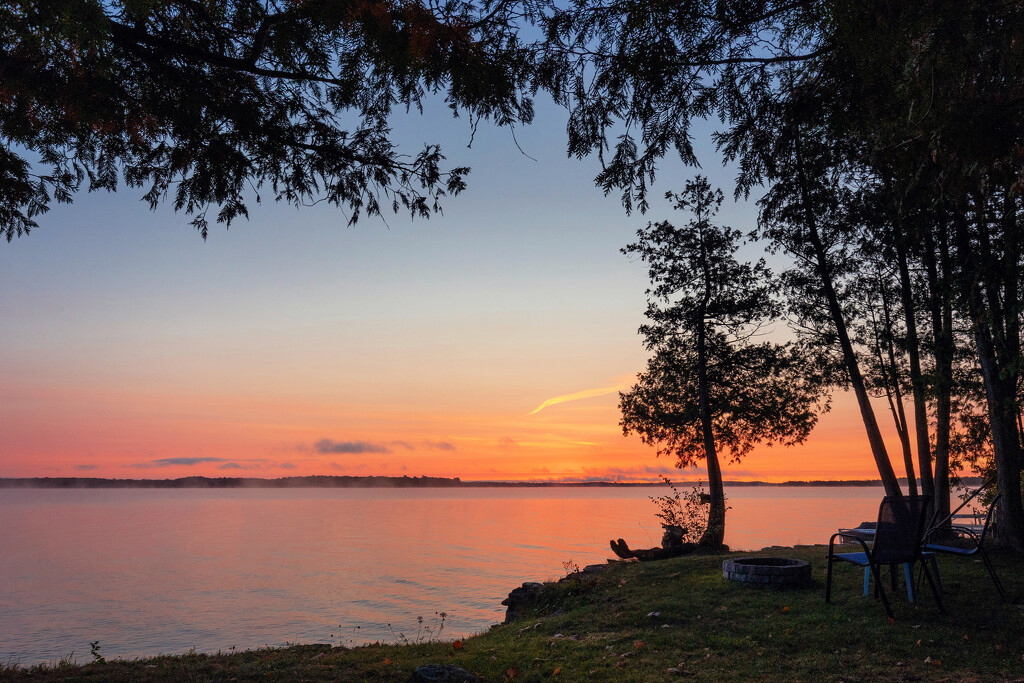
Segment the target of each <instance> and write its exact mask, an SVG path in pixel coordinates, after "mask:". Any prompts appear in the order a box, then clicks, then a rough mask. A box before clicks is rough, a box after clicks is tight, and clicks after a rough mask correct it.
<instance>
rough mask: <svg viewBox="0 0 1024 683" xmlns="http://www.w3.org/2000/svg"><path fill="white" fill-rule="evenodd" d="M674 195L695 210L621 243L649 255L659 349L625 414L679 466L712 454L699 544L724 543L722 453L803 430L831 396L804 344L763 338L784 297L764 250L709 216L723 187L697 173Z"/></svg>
mask: <svg viewBox="0 0 1024 683" xmlns="http://www.w3.org/2000/svg"><path fill="white" fill-rule="evenodd" d="M670 198H671V199H673V200H674V202H675V208H676V209H678V210H680V211H688V212H690V213H691V214H692V218H691V220H690V221H689V222H688V223H686V224H685V225H683V226H680V227H676V226H675V225H673V224H672V223H669V222H667V221H662V222H659V223H651V224H648V226H647V228H646V229H643V230H640V231H639V232H638V233H637V235H638V237H639V241H638V242H636V243H635V244H631V245H629V246H628V247H626V248H625V249H624V250H623V251H624V253H626V254H630V255H636V256H639V257H640V258H641V259H642V260H643V261H645V262H646V263H647V265H648V272H649V276H650V279H651V288H650V289H648V291H647V295H648V308H647V313H646V316H647V318H648V320H649V321H650V322H649V323H647V324H645V325H644V326H643V327H641V328H640V332H641V333H642V334H643V335H644V339H645V345H646V346H647V348H648V349H649V350H650V351H651V352H652V353H653V356H652V357H651V359H650V360H649V361H648V364H647V370H646V372H644V373H641V374H640V375H639V377H638V379H637V383H636V385H635V386H634V387H633V388H632V389H630V390H629V391H627V392H625V393H622V394H621V395H620V408H621V409H622V423H621V424H622V428H623V432H624V433H626V434H630V433H635V434H638V435H639V436H640V438H641V439H642V440H643V441H644V442H645V443H648V444H651V445H656V446H657V447H658V449H659V450H658V454H659V455H667V456H669V457H673V458H675V460H676V465H677V466H678V467H681V468H682V467H689V466H693V465H696V463H697V462H699V461H701V460H703V461H705V462H706V464H707V470H708V494H709V498H710V509H709V512H708V528H707V531H706V532H705V534H704V537H703V538H702V539H701V544H703V545H710V546H719V545H721V544H722V541H723V538H724V535H725V492H724V487H723V482H722V469H721V464H720V453H723V454H726V455H727V456H728V457H729V458H730V459H731V460H733V461H739V460H740V459H741V458H742V457H744V456H745V455H747V454H748V453H749V452H750V451H751V449H753V447H754V446H755V445H757V444H759V443H768V444H772V443H782V444H787V445H789V444H794V443H799V442H801V441H803V440H804V439H805V438H806V437H807V435H808V434H809V433H810V431H811V429H812V428H813V427H814V424H815V423H816V422H817V414H818V411H819V410H821V409H822V408H824V407H826V406H827V399H826V398H825V396H824V395H823V391H822V389H823V387H822V385H821V384H819V383H816V382H815V381H813V380H812V379H811V374H810V373H807V370H808V363H807V358H806V357H805V356H804V355H803V354H802V353H801V352H800V351H801V349H800V348H799V347H797V346H795V345H793V344H778V343H775V342H771V341H764V340H761V339H760V336H761V335H763V334H764V330H762V325H763V324H764V323H765V322H766V321H770V320H772V319H774V318H777V317H778V316H779V315H780V309H779V305H778V303H777V301H776V300H775V298H774V297H773V295H772V286H773V283H772V281H771V276H770V273H769V272H768V269H767V268H766V267H765V264H764V262H763V260H762V261H758V262H757V263H754V264H751V263H741V262H739V261H737V260H736V258H735V254H736V250H737V249H738V248H739V246H740V232H739V231H738V230H735V229H733V228H729V227H726V226H719V225H715V224H714V223H712V220H711V219H712V218H713V217H714V215H715V214H716V213H717V211H718V208H719V206H720V205H721V203H722V193H721V191H718V190H712V189H711V187H710V185H709V184H708V181H707V180H706V179H705V178H702V177H698V178H697V179H696V180H693V181H691V182H688V183H687V184H686V189H685V190H684V191H683V192H682V193H681V194H678V195H670Z"/></svg>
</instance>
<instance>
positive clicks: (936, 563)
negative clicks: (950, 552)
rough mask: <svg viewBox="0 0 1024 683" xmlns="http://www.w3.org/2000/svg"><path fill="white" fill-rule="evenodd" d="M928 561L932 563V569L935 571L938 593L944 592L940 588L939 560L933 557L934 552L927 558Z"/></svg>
mask: <svg viewBox="0 0 1024 683" xmlns="http://www.w3.org/2000/svg"><path fill="white" fill-rule="evenodd" d="M928 561H929V562H931V563H932V571H934V572H935V584H936V585H937V586H938V587H939V593H945V591H944V590H943V588H942V576H941V575H940V574H939V561H938V560H937V559H935V554H934V553H933V554H932V556H931V557H929V558H928Z"/></svg>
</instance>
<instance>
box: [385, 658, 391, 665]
mask: <svg viewBox="0 0 1024 683" xmlns="http://www.w3.org/2000/svg"><path fill="white" fill-rule="evenodd" d="M390 663H391V657H385V658H384V665H385V666H387V665H388V664H390Z"/></svg>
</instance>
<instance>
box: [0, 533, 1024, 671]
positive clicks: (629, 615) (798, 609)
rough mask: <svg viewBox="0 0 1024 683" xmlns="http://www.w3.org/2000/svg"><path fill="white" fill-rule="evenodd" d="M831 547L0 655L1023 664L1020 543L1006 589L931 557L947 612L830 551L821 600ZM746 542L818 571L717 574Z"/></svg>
mask: <svg viewBox="0 0 1024 683" xmlns="http://www.w3.org/2000/svg"><path fill="white" fill-rule="evenodd" d="M825 553H826V548H825V547H823V546H800V547H796V548H775V549H771V550H765V551H762V552H760V553H730V554H729V555H711V556H688V557H681V558H676V559H669V560H661V561H657V562H649V563H615V564H613V565H611V566H609V568H608V569H607V570H606V571H603V572H601V573H599V574H593V575H591V574H589V573H588V574H573V575H570V576H569V577H568V578H567V579H565V580H562V581H561V582H558V583H550V584H545V586H544V588H543V589H542V590H541V591H540V594H539V596H538V598H537V601H536V603H535V604H534V605H532V606H531V607H530V608H528V609H527V610H526V613H525V615H524V616H523V617H521V618H520V619H518V620H516V621H514V622H512V623H510V624H505V625H502V626H497V627H494V628H492V629H491V630H489V631H488V632H486V633H482V634H480V635H477V636H473V637H470V638H466V639H465V640H460V641H458V642H452V641H446V642H433V643H419V644H407V645H397V644H379V645H367V646H360V647H352V648H346V647H337V646H335V647H332V646H331V645H329V644H323V645H296V646H292V647H284V648H273V649H259V650H250V651H245V652H234V653H230V654H223V653H221V654H216V655H205V654H188V655H181V656H160V657H153V658H150V659H139V660H112V661H105V662H98V661H97V662H92V663H88V664H81V665H77V664H70V663H67V662H62V663H55V664H51V665H43V666H35V667H25V668H22V667H18V666H11V665H7V666H5V667H0V681H268V680H273V681H350V680H351V681H362V680H379V681H407V680H409V679H410V677H411V676H412V674H413V672H414V671H415V670H416V668H417V667H419V666H422V665H427V664H450V665H455V666H458V667H461V668H462V669H465V670H467V671H469V672H472V673H474V674H477V675H478V676H480V677H481V678H482V679H484V680H487V681H509V680H516V681H542V680H563V681H671V680H694V681H702V680H703V681H722V680H788V681H1014V680H1017V681H1019V680H1024V638H1022V636H1021V634H1022V633H1024V607H1022V602H1021V599H1022V597H1024V578H1022V577H1021V575H1020V567H1021V561H1020V558H1019V557H1012V556H1000V555H997V556H995V558H994V561H995V563H996V566H997V568H998V570H999V572H1000V576H1001V578H1002V580H1003V582H1004V584H1005V586H1006V588H1007V592H1008V594H1009V596H1010V598H1009V600H1008V601H1007V602H1006V603H1001V602H1000V601H999V597H998V595H997V593H996V591H995V588H994V587H993V586H992V584H991V582H990V580H989V578H988V575H987V574H986V573H985V569H984V567H983V566H982V565H981V564H980V563H979V562H973V561H971V560H963V559H960V558H949V559H947V558H945V557H940V558H939V566H940V571H941V574H942V582H943V587H944V589H945V594H944V600H945V605H946V613H945V614H941V613H940V612H939V610H938V608H937V606H936V604H935V601H934V598H933V597H932V595H931V593H930V591H928V589H927V586H926V585H925V586H922V591H921V596H920V599H919V600H918V605H916V606H914V605H911V604H909V603H908V602H907V597H906V593H905V592H903V591H902V589H901V590H900V591H898V592H896V594H895V595H892V602H893V607H894V610H895V613H896V619H895V620H894V621H893V622H891V623H890V622H889V621H888V620H887V619H886V616H885V612H884V611H883V609H882V605H881V603H880V602H879V601H878V600H875V599H873V598H870V597H869V598H864V597H862V596H861V588H862V581H863V574H862V573H861V572H860V571H859V570H857V569H856V568H854V567H852V566H848V565H838V566H836V574H835V578H834V586H833V603H832V604H829V605H826V604H825V601H824V582H825V568H826V562H825V559H824V558H825ZM740 555H755V556H756V555H761V556H784V557H791V558H797V559H803V560H807V561H809V562H810V563H811V564H812V567H813V570H814V581H813V585H812V586H811V587H809V588H804V589H789V590H776V589H759V588H755V587H752V586H749V585H742V584H738V583H734V582H731V581H726V580H724V579H723V578H722V569H721V567H722V561H723V560H724V559H726V558H727V557H730V556H731V557H736V556H740ZM510 588H513V587H512V586H510ZM438 607H439V608H443V606H440V605H439V606H438Z"/></svg>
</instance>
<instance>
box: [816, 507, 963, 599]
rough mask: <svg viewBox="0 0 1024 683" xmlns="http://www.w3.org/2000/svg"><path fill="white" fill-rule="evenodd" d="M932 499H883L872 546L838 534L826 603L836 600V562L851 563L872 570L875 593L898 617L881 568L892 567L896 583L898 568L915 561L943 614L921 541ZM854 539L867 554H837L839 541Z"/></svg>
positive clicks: (831, 553) (831, 545)
mask: <svg viewBox="0 0 1024 683" xmlns="http://www.w3.org/2000/svg"><path fill="white" fill-rule="evenodd" d="M930 501H931V496H916V497H903V496H901V497H899V498H894V497H889V496H886V497H885V498H883V499H882V502H881V504H880V505H879V506H878V522H877V523H876V524H875V533H874V534H873V535H874V542H873V544H872V545H871V546H869V545H868V543H867V541H866V540H865V539H864V538H862V537H860V536H857V535H851V534H849V533H843V532H837V533H835V534H832V537H831V538H830V539H829V541H828V576H827V579H826V582H825V602H831V600H832V565H833V564H835V563H836V562H847V563H850V564H853V565H856V566H858V567H865V568H868V569H870V570H871V573H872V574H874V576H875V592H876V593H877V594H878V595H879V597H881V599H882V605H884V607H885V613H886V615H887V616H888V617H889V618H890V619H893V618H895V617H894V615H893V612H892V607H891V606H890V604H889V599H888V597H887V596H886V594H885V588H883V587H882V574H881V569H882V566H883V565H889V567H890V572H891V573H892V580H893V582H894V583H895V581H896V575H895V571H896V567H897V566H899V565H901V564H907V565H910V566H913V565H914V563H915V562H920V563H921V570H922V572H923V573H924V575H925V577H926V578H927V579H928V585H929V586H930V587H931V589H932V595H934V596H935V602H936V603H937V604H938V606H939V611H943V612H944V611H945V609H944V607H943V605H942V598H941V596H940V595H939V591H938V589H937V588H936V585H935V580H934V579H933V578H932V574H931V572H930V571H929V570H928V566H927V564H925V562H924V559H923V557H922V552H923V551H922V548H921V539H922V537H923V536H924V527H925V520H926V511H927V509H928V503H929V502H930ZM839 537H843V538H844V539H852V540H854V541H856V542H857V543H859V544H860V546H861V548H862V550H863V552H859V553H837V552H835V541H836V538H839Z"/></svg>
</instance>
